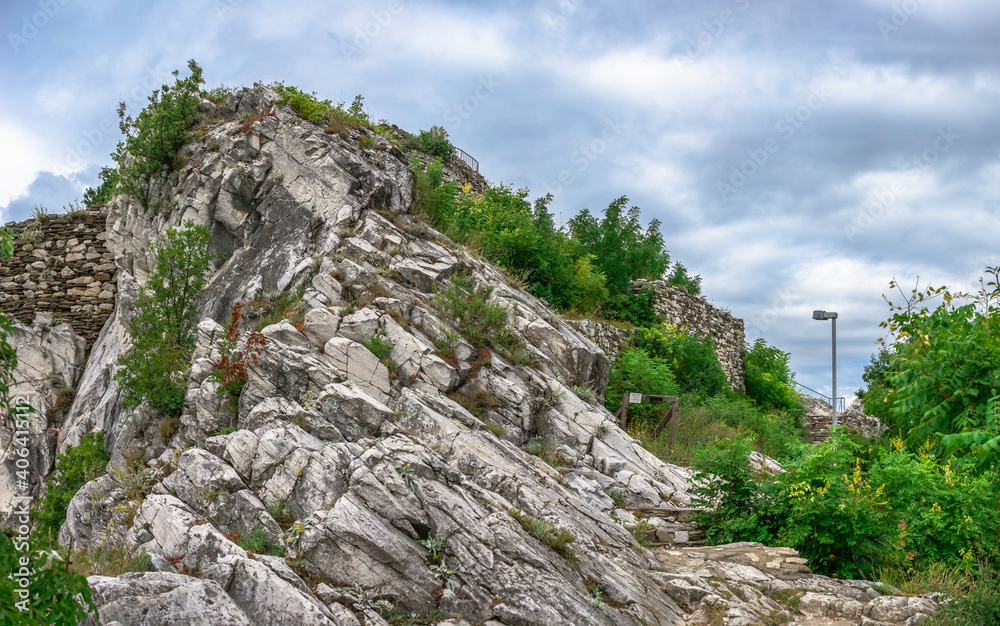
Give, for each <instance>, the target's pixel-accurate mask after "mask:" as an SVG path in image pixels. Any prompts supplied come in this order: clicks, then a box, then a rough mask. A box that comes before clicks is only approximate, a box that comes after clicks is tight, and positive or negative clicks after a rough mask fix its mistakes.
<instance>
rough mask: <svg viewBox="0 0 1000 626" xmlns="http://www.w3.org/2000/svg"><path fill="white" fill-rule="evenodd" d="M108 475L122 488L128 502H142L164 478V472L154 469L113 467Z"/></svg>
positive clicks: (109, 469)
mask: <svg viewBox="0 0 1000 626" xmlns="http://www.w3.org/2000/svg"><path fill="white" fill-rule="evenodd" d="M108 474H110V475H111V477H112V478H114V479H115V482H116V483H118V486H119V487H121V490H122V495H123V496H125V498H126V499H127V500H136V501H141V500H142V499H143V498H145V497H146V496H147V495H149V492H150V491H151V490H152V489H153V485H155V484H156V483H157V482H159V480H160V479H161V478H162V477H163V470H161V469H160V468H153V467H137V466H112V467H110V468H108Z"/></svg>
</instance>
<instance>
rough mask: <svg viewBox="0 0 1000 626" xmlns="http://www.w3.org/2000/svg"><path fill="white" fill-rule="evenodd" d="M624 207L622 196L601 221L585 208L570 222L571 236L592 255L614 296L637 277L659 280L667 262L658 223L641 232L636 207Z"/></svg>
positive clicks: (626, 290) (668, 257)
mask: <svg viewBox="0 0 1000 626" xmlns="http://www.w3.org/2000/svg"><path fill="white" fill-rule="evenodd" d="M627 206H628V198H626V197H625V196H622V197H620V198H618V199H616V200H614V201H613V202H612V203H611V204H609V205H608V208H607V209H606V210H605V211H604V217H603V218H602V219H601V220H598V219H597V218H596V217H594V216H593V215H591V214H590V211H589V210H587V209H584V210H583V211H581V212H580V213H578V214H577V215H576V217H574V218H573V219H571V220H570V221H569V227H570V231H571V232H572V234H573V237H575V238H576V239H578V240H579V241H580V242H582V243H583V247H584V249H585V250H586V251H587V252H588V253H589V254H592V255H594V257H595V262H596V264H597V267H599V268H600V270H601V271H602V273H603V274H604V275H605V276H606V277H607V280H608V289H609V290H610V291H611V293H613V294H624V293H628V292H629V291H630V282H631V281H632V280H634V279H636V278H650V279H657V278H661V277H662V276H663V274H664V272H665V271H666V269H667V266H668V265H669V263H670V255H669V254H668V253H667V250H666V248H665V246H664V242H663V235H662V234H661V233H660V221H659V220H655V219H654V220H652V221H650V223H649V225H648V226H647V227H646V231H645V233H644V232H643V230H642V225H641V224H640V223H639V208H638V207H634V206H633V207H631V208H629V209H628V210H627V211H626V207H627Z"/></svg>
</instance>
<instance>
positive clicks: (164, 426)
mask: <svg viewBox="0 0 1000 626" xmlns="http://www.w3.org/2000/svg"><path fill="white" fill-rule="evenodd" d="M180 428H181V420H180V418H179V417H176V416H170V417H165V418H163V419H162V420H160V425H159V427H158V430H159V433H160V441H162V442H163V445H166V446H169V445H170V441H171V440H172V439H173V438H174V435H176V434H177V431H179V430H180Z"/></svg>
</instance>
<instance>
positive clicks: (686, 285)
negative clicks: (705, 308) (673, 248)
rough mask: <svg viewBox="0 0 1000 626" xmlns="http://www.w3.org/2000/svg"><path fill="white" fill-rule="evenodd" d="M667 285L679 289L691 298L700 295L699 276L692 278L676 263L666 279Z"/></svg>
mask: <svg viewBox="0 0 1000 626" xmlns="http://www.w3.org/2000/svg"><path fill="white" fill-rule="evenodd" d="M667 284H668V285H673V286H674V287H680V288H681V289H683V290H684V291H686V292H688V293H689V294H691V295H692V296H699V295H701V276H692V275H690V274H688V270H687V268H686V267H684V264H683V263H680V262H678V263H676V264H675V265H674V271H673V272H671V273H670V276H668V277H667Z"/></svg>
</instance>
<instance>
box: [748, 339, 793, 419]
mask: <svg viewBox="0 0 1000 626" xmlns="http://www.w3.org/2000/svg"><path fill="white" fill-rule="evenodd" d="M789 358H791V355H790V354H789V353H787V352H783V351H782V350H781V349H779V348H776V347H774V346H769V345H767V342H766V341H764V338H763V337H758V338H757V339H756V340H755V341H754V342H753V345H752V346H750V347H749V348H748V349H747V351H746V353H744V355H743V375H744V377H745V379H746V390H747V395H748V396H750V397H751V398H753V400H754V401H755V402H757V404H759V405H760V406H762V407H765V408H774V409H779V410H782V411H786V412H788V413H790V414H793V415H799V414H802V413H803V409H802V406H801V405H800V404H799V400H798V394H797V393H796V392H795V387H794V385H795V375H794V374H793V373H792V370H791V369H790V368H789V367H788V360H789Z"/></svg>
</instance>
